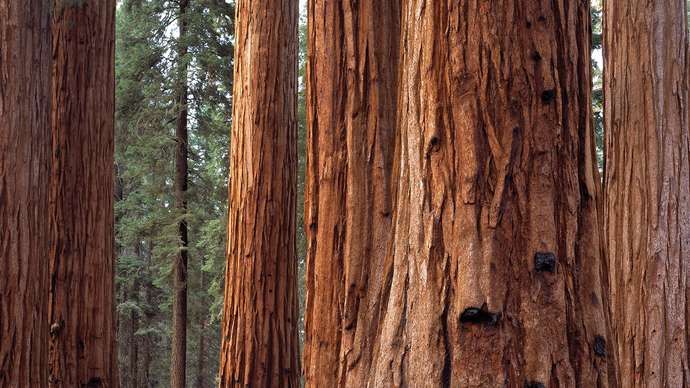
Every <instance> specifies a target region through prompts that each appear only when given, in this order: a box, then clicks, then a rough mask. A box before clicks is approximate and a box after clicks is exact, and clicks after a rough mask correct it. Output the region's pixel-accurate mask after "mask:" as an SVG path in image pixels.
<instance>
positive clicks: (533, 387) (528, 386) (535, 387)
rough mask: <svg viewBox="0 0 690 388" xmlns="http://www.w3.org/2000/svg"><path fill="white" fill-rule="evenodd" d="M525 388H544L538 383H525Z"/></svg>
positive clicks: (544, 387) (542, 384)
mask: <svg viewBox="0 0 690 388" xmlns="http://www.w3.org/2000/svg"><path fill="white" fill-rule="evenodd" d="M525 388H546V386H545V385H544V383H542V382H539V381H526V382H525Z"/></svg>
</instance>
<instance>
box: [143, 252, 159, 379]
mask: <svg viewBox="0 0 690 388" xmlns="http://www.w3.org/2000/svg"><path fill="white" fill-rule="evenodd" d="M148 245H149V247H148V250H147V252H146V259H147V273H150V271H151V269H150V266H151V252H152V250H153V249H152V245H153V244H151V243H149V244H148ZM153 293H154V288H153V284H152V282H151V281H150V279H147V280H146V282H145V284H144V303H145V305H146V309H145V310H144V315H143V319H144V325H145V326H146V327H152V326H153V325H155V322H154V320H155V317H156V314H155V313H154V311H153V306H154V305H155V302H154V295H153ZM141 341H142V349H141V351H142V363H141V371H142V376H141V377H142V379H141V380H140V381H141V386H142V387H146V388H149V387H152V386H153V381H152V380H153V379H152V378H151V362H152V361H153V355H154V352H153V349H154V348H155V344H154V339H153V335H152V334H151V333H147V334H146V335H145V336H143V337H142V339H141Z"/></svg>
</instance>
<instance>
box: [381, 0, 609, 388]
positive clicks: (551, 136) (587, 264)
mask: <svg viewBox="0 0 690 388" xmlns="http://www.w3.org/2000/svg"><path fill="white" fill-rule="evenodd" d="M589 20H590V14H589V1H588V0H564V1H559V2H535V1H531V0H530V1H527V0H518V1H511V2H505V1H498V0H492V1H482V2H458V1H451V0H447V1H436V2H426V3H423V1H422V0H410V1H407V2H405V5H404V6H403V23H402V30H403V32H402V36H403V39H402V40H401V41H402V42H403V47H402V50H401V63H402V75H401V81H400V99H399V104H400V105H399V109H398V111H399V112H400V113H399V117H398V122H399V123H400V125H399V129H398V133H399V136H400V140H399V143H398V144H399V147H400V152H399V155H398V156H397V157H396V164H397V165H396V169H397V171H398V172H399V176H398V177H397V178H398V179H397V180H396V181H397V182H398V183H397V184H398V186H397V190H396V193H397V197H396V203H397V205H396V209H395V213H394V220H393V224H394V226H393V227H394V234H393V243H392V251H391V256H390V257H391V259H390V261H388V262H387V263H386V264H385V265H384V266H382V269H381V270H383V268H385V270H386V274H387V276H390V277H389V278H388V279H387V281H388V283H387V284H389V289H387V290H385V292H384V297H385V298H384V299H383V300H382V301H381V303H382V309H383V311H382V315H381V317H382V318H381V324H380V330H379V332H380V335H379V337H378V339H377V341H378V344H377V346H376V353H375V356H374V361H373V363H372V368H373V371H372V373H371V374H370V386H375V387H391V386H408V387H416V386H451V387H492V386H507V387H520V388H522V387H530V388H532V387H546V386H549V387H606V386H616V384H615V373H614V372H613V371H612V370H611V369H610V368H611V366H613V363H610V362H609V359H608V354H610V352H609V351H608V350H610V349H609V346H610V337H609V327H608V325H607V322H608V314H607V308H608V306H607V304H606V299H605V298H606V295H607V289H606V284H605V282H606V276H605V272H604V271H605V266H604V262H603V259H602V245H601V240H600V236H599V233H600V229H601V224H600V222H599V220H598V217H599V214H598V211H597V195H598V193H597V191H598V188H599V178H598V176H597V174H598V172H597V169H596V164H595V155H594V138H593V131H592V123H591V116H590V88H589V87H588V86H589V84H590V74H589V63H590V62H589V55H590V52H589V51H590V48H589V45H590V44H589V31H590V30H589Z"/></svg>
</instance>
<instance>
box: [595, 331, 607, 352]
mask: <svg viewBox="0 0 690 388" xmlns="http://www.w3.org/2000/svg"><path fill="white" fill-rule="evenodd" d="M594 354H596V355H597V356H599V357H606V340H605V339H604V337H602V336H600V335H598V336H595V337H594Z"/></svg>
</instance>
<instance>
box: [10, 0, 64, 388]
mask: <svg viewBox="0 0 690 388" xmlns="http://www.w3.org/2000/svg"><path fill="white" fill-rule="evenodd" d="M50 53H51V51H50V4H49V3H47V2H45V1H42V0H28V1H24V2H15V1H11V0H0V387H3V388H4V387H44V386H46V385H47V384H48V373H47V369H48V357H47V353H48V308H47V306H48V279H49V277H48V252H49V248H48V247H49V246H48V241H49V236H48V224H47V223H46V222H45V215H46V213H47V209H48V186H47V185H46V181H47V180H48V177H49V173H50V168H49V166H50Z"/></svg>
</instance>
